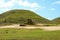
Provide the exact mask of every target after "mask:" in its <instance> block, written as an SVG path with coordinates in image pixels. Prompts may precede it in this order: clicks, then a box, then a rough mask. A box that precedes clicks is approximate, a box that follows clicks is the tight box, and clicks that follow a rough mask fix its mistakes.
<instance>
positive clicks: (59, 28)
mask: <svg viewBox="0 0 60 40" xmlns="http://www.w3.org/2000/svg"><path fill="white" fill-rule="evenodd" d="M0 28H26V29H35V28H40V29H43V30H46V31H54V30H60V26H42V27H39V26H25V27H24V26H23V27H22V26H21V27H20V26H19V25H10V26H1V27H0Z"/></svg>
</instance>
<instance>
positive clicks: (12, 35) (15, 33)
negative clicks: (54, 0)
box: [0, 28, 60, 40]
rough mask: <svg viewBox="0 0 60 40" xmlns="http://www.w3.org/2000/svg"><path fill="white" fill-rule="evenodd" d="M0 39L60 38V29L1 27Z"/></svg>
mask: <svg viewBox="0 0 60 40" xmlns="http://www.w3.org/2000/svg"><path fill="white" fill-rule="evenodd" d="M0 40H60V31H43V30H41V29H30V30H28V29H19V28H18V29H13V28H11V29H9V28H6V29H4V28H3V29H0Z"/></svg>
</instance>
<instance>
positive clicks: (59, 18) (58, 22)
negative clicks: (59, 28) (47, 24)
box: [52, 17, 60, 24]
mask: <svg viewBox="0 0 60 40" xmlns="http://www.w3.org/2000/svg"><path fill="white" fill-rule="evenodd" d="M52 21H53V22H54V23H56V24H60V17H58V18H55V19H53V20H52Z"/></svg>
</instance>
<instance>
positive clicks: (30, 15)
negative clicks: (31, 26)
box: [0, 9, 50, 23]
mask: <svg viewBox="0 0 60 40" xmlns="http://www.w3.org/2000/svg"><path fill="white" fill-rule="evenodd" d="M0 15H1V16H0V23H2V22H3V23H22V22H25V21H26V19H31V20H33V21H34V22H35V23H50V21H49V20H48V19H45V18H43V17H41V16H39V15H37V14H36V13H34V12H32V11H29V10H19V9H17V10H10V11H7V12H4V13H2V14H0Z"/></svg>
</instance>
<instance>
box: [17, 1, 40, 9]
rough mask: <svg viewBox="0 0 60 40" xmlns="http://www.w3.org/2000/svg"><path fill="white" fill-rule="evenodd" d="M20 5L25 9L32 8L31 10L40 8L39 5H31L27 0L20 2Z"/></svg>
mask: <svg viewBox="0 0 60 40" xmlns="http://www.w3.org/2000/svg"><path fill="white" fill-rule="evenodd" d="M18 5H20V6H24V7H30V8H35V7H40V6H39V4H37V3H35V2H33V3H29V2H28V0H25V1H22V0H19V2H18Z"/></svg>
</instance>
